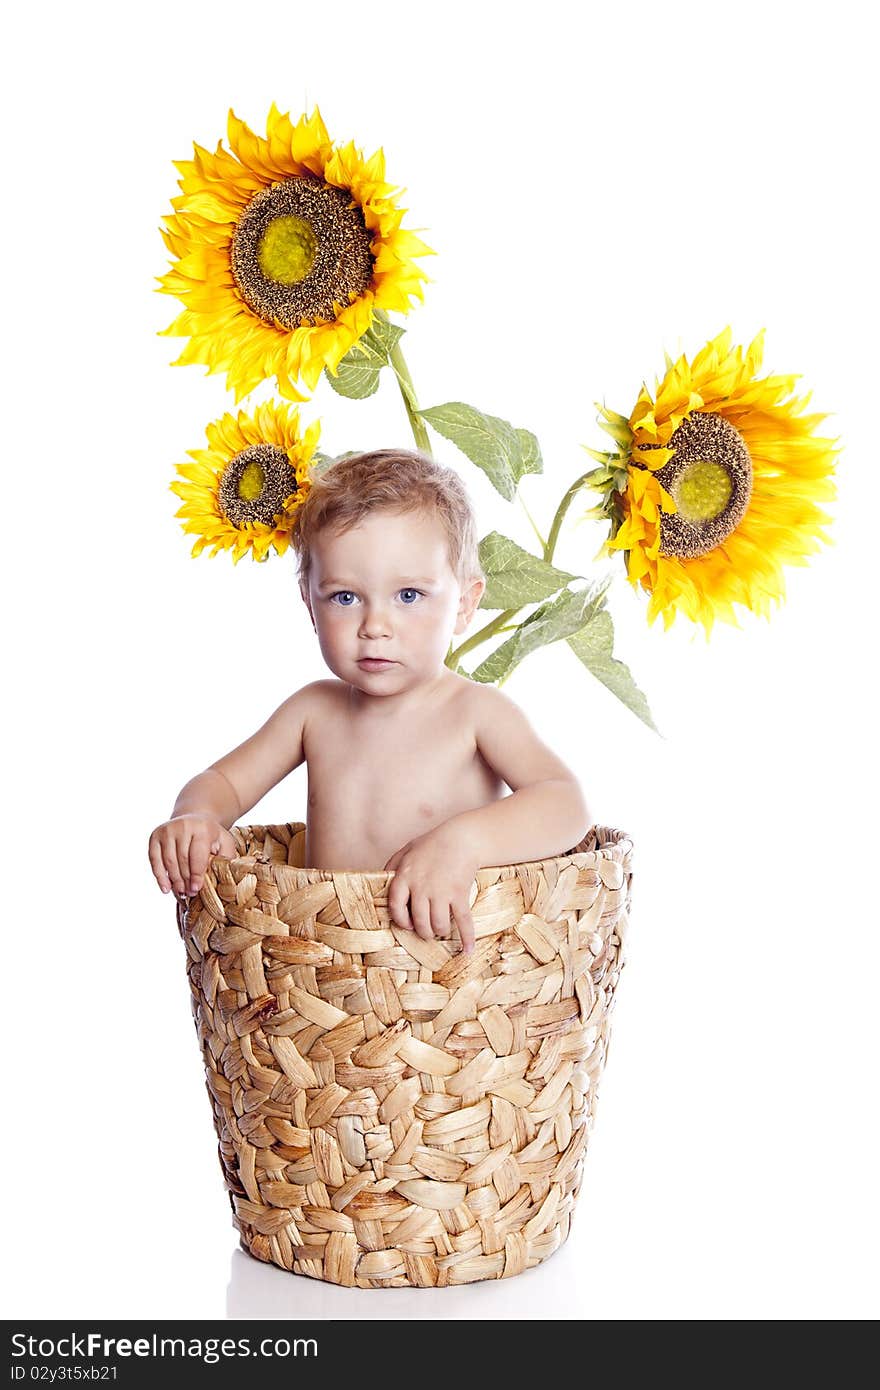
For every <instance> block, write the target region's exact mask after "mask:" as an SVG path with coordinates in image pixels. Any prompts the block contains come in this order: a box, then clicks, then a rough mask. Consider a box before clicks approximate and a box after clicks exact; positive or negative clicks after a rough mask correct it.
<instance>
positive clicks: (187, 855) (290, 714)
mask: <svg viewBox="0 0 880 1390" xmlns="http://www.w3.org/2000/svg"><path fill="white" fill-rule="evenodd" d="M318 685H320V682H319V681H313V682H312V684H311V685H306V686H303V688H302V690H298V691H296V693H295V694H294V695H291V696H290V698H289V699H288V700H285V702H284V704H283V705H281V706H279V708H278V709H277V710H276V711H275V713H274V714H273V715H271V716H270V718H269V719H267V721H266V723H265V724H264V725H263V726H262V728H261V729H258V730H257V732H256V733H255V734H252V735H251V737H250V738H249V739H246V740H245V742H244V743H241V744H239V746H238V747H237V748H234V749H233V750H232V752H231V753H227V754H226V755H225V757H222V758H220V759H219V760H218V761H217V762H215V763H212V765H211V766H210V767H209V768H206V770H205V771H204V772H200V773H199V774H198V776H197V777H193V778H192V779H191V781H189V782H187V784H186V786H185V787H183V788H182V790H181V792H180V794H179V796H178V798H177V801H176V802H175V805H174V810H173V811H172V813H171V818H170V820H167V821H165V822H164V823H163V824H162V825H159V826H157V827H156V829H155V830H154V831H153V833H152V835H151V836H150V845H149V857H150V864H151V866H152V869H153V873H154V874H155V876H156V881H157V882H158V884H159V887H160V888H161V889H162V892H163V893H167V892H168V890H169V888H173V889H174V891H175V893H179V894H185V893H197V892H198V891H199V888H200V887H201V882H202V875H203V874H204V872H205V869H206V868H207V867H208V861H209V859H210V858H211V855H212V854H216V853H217V852H218V850H219V849H220V848H221V847H231V845H232V841H231V837H230V836H229V834H228V827H229V826H231V825H232V824H233V822H234V821H236V820H238V819H239V817H241V816H243V815H244V814H245V812H247V811H249V810H250V809H251V807H252V806H255V805H256V803H257V802H258V801H259V800H260V798H261V797H263V796H265V794H266V792H267V791H269V790H270V788H271V787H274V786H275V785H276V783H278V782H280V781H281V779H282V778H283V777H286V776H287V774H288V773H289V772H292V771H293V769H294V768H296V767H299V765H300V763H302V762H303V761H304V757H305V754H304V752H303V730H304V728H305V721H306V716H307V712H308V711H309V710H310V709H312V708H313V707H314V701H315V699H316V698H317V695H316V691H315V687H316V686H318Z"/></svg>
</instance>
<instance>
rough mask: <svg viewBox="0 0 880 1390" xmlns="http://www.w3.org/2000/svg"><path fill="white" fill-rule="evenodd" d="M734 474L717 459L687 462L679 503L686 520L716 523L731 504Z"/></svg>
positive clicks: (679, 484) (679, 486) (680, 482)
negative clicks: (731, 477) (716, 519)
mask: <svg viewBox="0 0 880 1390" xmlns="http://www.w3.org/2000/svg"><path fill="white" fill-rule="evenodd" d="M732 492H733V483H732V482H731V481H730V474H729V473H728V472H727V470H726V469H725V468H724V467H723V465H722V464H720V463H715V461H714V460H713V459H695V460H694V462H693V463H686V464H685V466H684V468H683V469H682V471H681V473H680V474H679V476H678V478H677V479H676V489H675V502H676V505H677V507H678V510H679V513H680V514H681V516H683V517H684V519H685V521H712V520H713V518H714V517H716V516H720V514H721V513H722V512H723V511H724V508H725V507H726V506H727V504H728V502H729V501H730V496H731V493H732Z"/></svg>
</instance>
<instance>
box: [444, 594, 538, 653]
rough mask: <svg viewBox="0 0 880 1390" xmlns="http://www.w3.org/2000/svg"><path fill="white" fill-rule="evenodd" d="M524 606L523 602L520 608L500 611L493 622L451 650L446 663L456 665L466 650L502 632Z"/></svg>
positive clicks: (470, 649)
mask: <svg viewBox="0 0 880 1390" xmlns="http://www.w3.org/2000/svg"><path fill="white" fill-rule="evenodd" d="M524 607H525V605H524V604H522V603H521V604H520V605H519V608H505V610H504V612H503V613H499V614H498V616H497V617H496V618H493V619H492V621H491V623H487V624H486V626H485V627H481V628H480V630H479V632H475V633H474V634H473V635H472V636H471V637H468V638H467V640H466V641H464V642H462V644H461V646H460V647H456V648H455V650H454V651H451V652H450V653H449V655H448V656H447V658H446V665H447V666H453V665H455V663H456V662H457V661H459V660H460V658H461V657H463V656H464V654H465V652H469V651H472V650H473V648H474V647H479V646H480V644H481V643H482V642H488V640H489V638H490V637H494V636H495V634H496V632H501V631H502V629H503V627H504V624H505V623H507V622H509V621H510V619H511V618H515V617H516V615H517V613H519V612H521V610H522V609H523V608H524Z"/></svg>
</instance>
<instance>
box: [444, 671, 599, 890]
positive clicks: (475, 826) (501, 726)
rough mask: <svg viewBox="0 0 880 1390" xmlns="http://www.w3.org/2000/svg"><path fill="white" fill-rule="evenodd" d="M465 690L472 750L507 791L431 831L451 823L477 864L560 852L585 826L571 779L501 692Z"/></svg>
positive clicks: (587, 819) (585, 811)
mask: <svg viewBox="0 0 880 1390" xmlns="http://www.w3.org/2000/svg"><path fill="white" fill-rule="evenodd" d="M473 695H474V697H475V699H474V706H475V716H474V718H475V724H474V733H475V737H476V742H477V748H478V750H479V751H480V753H481V754H482V756H483V757H484V758H485V760H486V762H487V763H488V764H489V766H490V767H491V768H492V770H493V771H494V772H496V773H497V774H498V776H499V777H500V778H501V779H502V780H503V781H504V782H506V783H507V785H508V786H509V787H510V789H511V793H512V795H511V796H504V797H501V798H500V800H498V801H492V802H490V803H489V805H487V806H480V807H478V808H477V809H475V810H473V811H464V812H462V814H461V815H458V816H453V817H451V819H450V820H448V821H446V822H444V825H443V826H438V827H437V829H438V830H439V829H444V828H445V827H446V826H453V827H454V828H455V830H456V831H458V832H459V833H460V834H461V835H463V837H464V838H465V840H466V841H467V843H469V844H470V845H471V846H472V847H473V848H474V850H475V851H476V852H477V853H478V855H479V859H480V864H481V866H486V865H490V864H521V863H523V862H525V861H527V860H530V859H549V858H551V857H552V856H554V855H557V854H564V853H565V851H566V850H567V849H570V848H571V846H572V845H576V844H577V843H578V841H579V840H581V839H582V838H583V836H584V835H586V833H587V831H588V830H589V828H590V826H591V825H592V823H593V821H592V818H591V815H590V811H589V808H588V806H587V803H586V800H585V798H584V794H583V791H582V789H581V785H580V783H579V782H578V779H577V778H576V777H575V775H574V773H573V772H572V771H571V769H570V768H569V767H567V766H566V764H565V763H564V762H563V761H562V759H561V758H559V757H557V755H556V754H555V753H554V752H553V750H552V749H551V748H548V747H547V745H546V743H543V742H542V740H541V739H539V738H538V735H537V734H536V733H535V731H534V729H533V728H532V726H531V724H530V723H529V721H528V719H527V718H526V716H525V714H524V713H523V711H522V710H521V709H520V707H519V705H517V704H515V703H514V701H513V700H511V699H510V697H509V696H507V695H505V694H504V693H503V692H502V691H500V690H498V689H497V688H496V687H495V686H486V685H481V686H477V687H476V688H475V689H474V691H473Z"/></svg>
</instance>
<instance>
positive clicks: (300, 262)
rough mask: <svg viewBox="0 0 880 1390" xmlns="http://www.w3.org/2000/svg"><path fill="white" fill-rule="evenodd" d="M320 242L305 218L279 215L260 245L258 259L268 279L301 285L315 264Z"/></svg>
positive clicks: (285, 283)
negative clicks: (301, 281)
mask: <svg viewBox="0 0 880 1390" xmlns="http://www.w3.org/2000/svg"><path fill="white" fill-rule="evenodd" d="M317 249H318V243H317V241H316V240H315V233H314V232H313V231H312V229H311V227H310V226H309V224H308V222H305V221H304V220H303V218H301V217H276V218H275V220H274V221H273V222H270V223H269V225H268V227H267V228H266V230H265V231H264V232H263V235H262V236H261V237H260V240H259V243H258V245H257V261H258V263H259V266H260V270H261V271H262V272H263V274H264V275H265V277H266V279H267V280H275V281H277V282H278V284H279V285H298V284H299V282H300V280H304V279H305V278H306V276H307V275H308V273H309V271H310V270H311V268H312V266H313V265H314V263H315V252H316V251H317Z"/></svg>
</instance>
